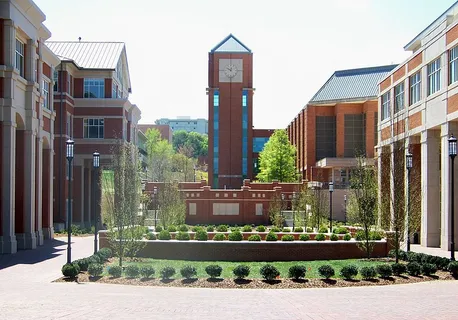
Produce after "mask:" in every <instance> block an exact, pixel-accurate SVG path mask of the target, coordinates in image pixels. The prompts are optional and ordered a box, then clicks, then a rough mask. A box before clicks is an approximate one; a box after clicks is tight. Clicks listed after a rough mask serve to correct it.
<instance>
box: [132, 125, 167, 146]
mask: <svg viewBox="0 0 458 320" xmlns="http://www.w3.org/2000/svg"><path fill="white" fill-rule="evenodd" d="M148 129H157V130H159V132H160V133H161V137H162V139H164V140H167V141H168V142H169V143H172V137H173V132H172V128H170V126H169V125H168V124H139V125H138V130H140V131H141V132H142V133H143V134H146V131H147V130H148Z"/></svg>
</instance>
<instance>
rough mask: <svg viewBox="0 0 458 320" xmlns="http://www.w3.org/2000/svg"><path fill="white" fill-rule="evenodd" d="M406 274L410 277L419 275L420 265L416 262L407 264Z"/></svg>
mask: <svg viewBox="0 0 458 320" xmlns="http://www.w3.org/2000/svg"><path fill="white" fill-rule="evenodd" d="M407 273H408V274H410V275H411V276H418V275H420V273H421V265H420V264H419V263H418V262H415V261H414V262H409V263H408V264H407Z"/></svg>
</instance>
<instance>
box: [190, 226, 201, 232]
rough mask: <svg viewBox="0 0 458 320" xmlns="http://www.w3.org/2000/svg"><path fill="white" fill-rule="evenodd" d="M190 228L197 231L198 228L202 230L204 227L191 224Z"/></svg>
mask: <svg viewBox="0 0 458 320" xmlns="http://www.w3.org/2000/svg"><path fill="white" fill-rule="evenodd" d="M191 230H192V232H197V231H199V230H204V227H202V226H193V227H192V228H191Z"/></svg>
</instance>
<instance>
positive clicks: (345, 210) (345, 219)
mask: <svg viewBox="0 0 458 320" xmlns="http://www.w3.org/2000/svg"><path fill="white" fill-rule="evenodd" d="M344 213H345V216H344V224H345V225H347V195H346V194H344Z"/></svg>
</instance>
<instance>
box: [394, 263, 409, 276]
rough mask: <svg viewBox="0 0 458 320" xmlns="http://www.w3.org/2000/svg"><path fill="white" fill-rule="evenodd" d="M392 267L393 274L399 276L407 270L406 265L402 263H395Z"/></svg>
mask: <svg viewBox="0 0 458 320" xmlns="http://www.w3.org/2000/svg"><path fill="white" fill-rule="evenodd" d="M391 268H392V269H393V274H395V275H397V276H399V275H401V274H403V273H406V272H407V268H406V265H405V264H402V263H393V265H392V266H391Z"/></svg>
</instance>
